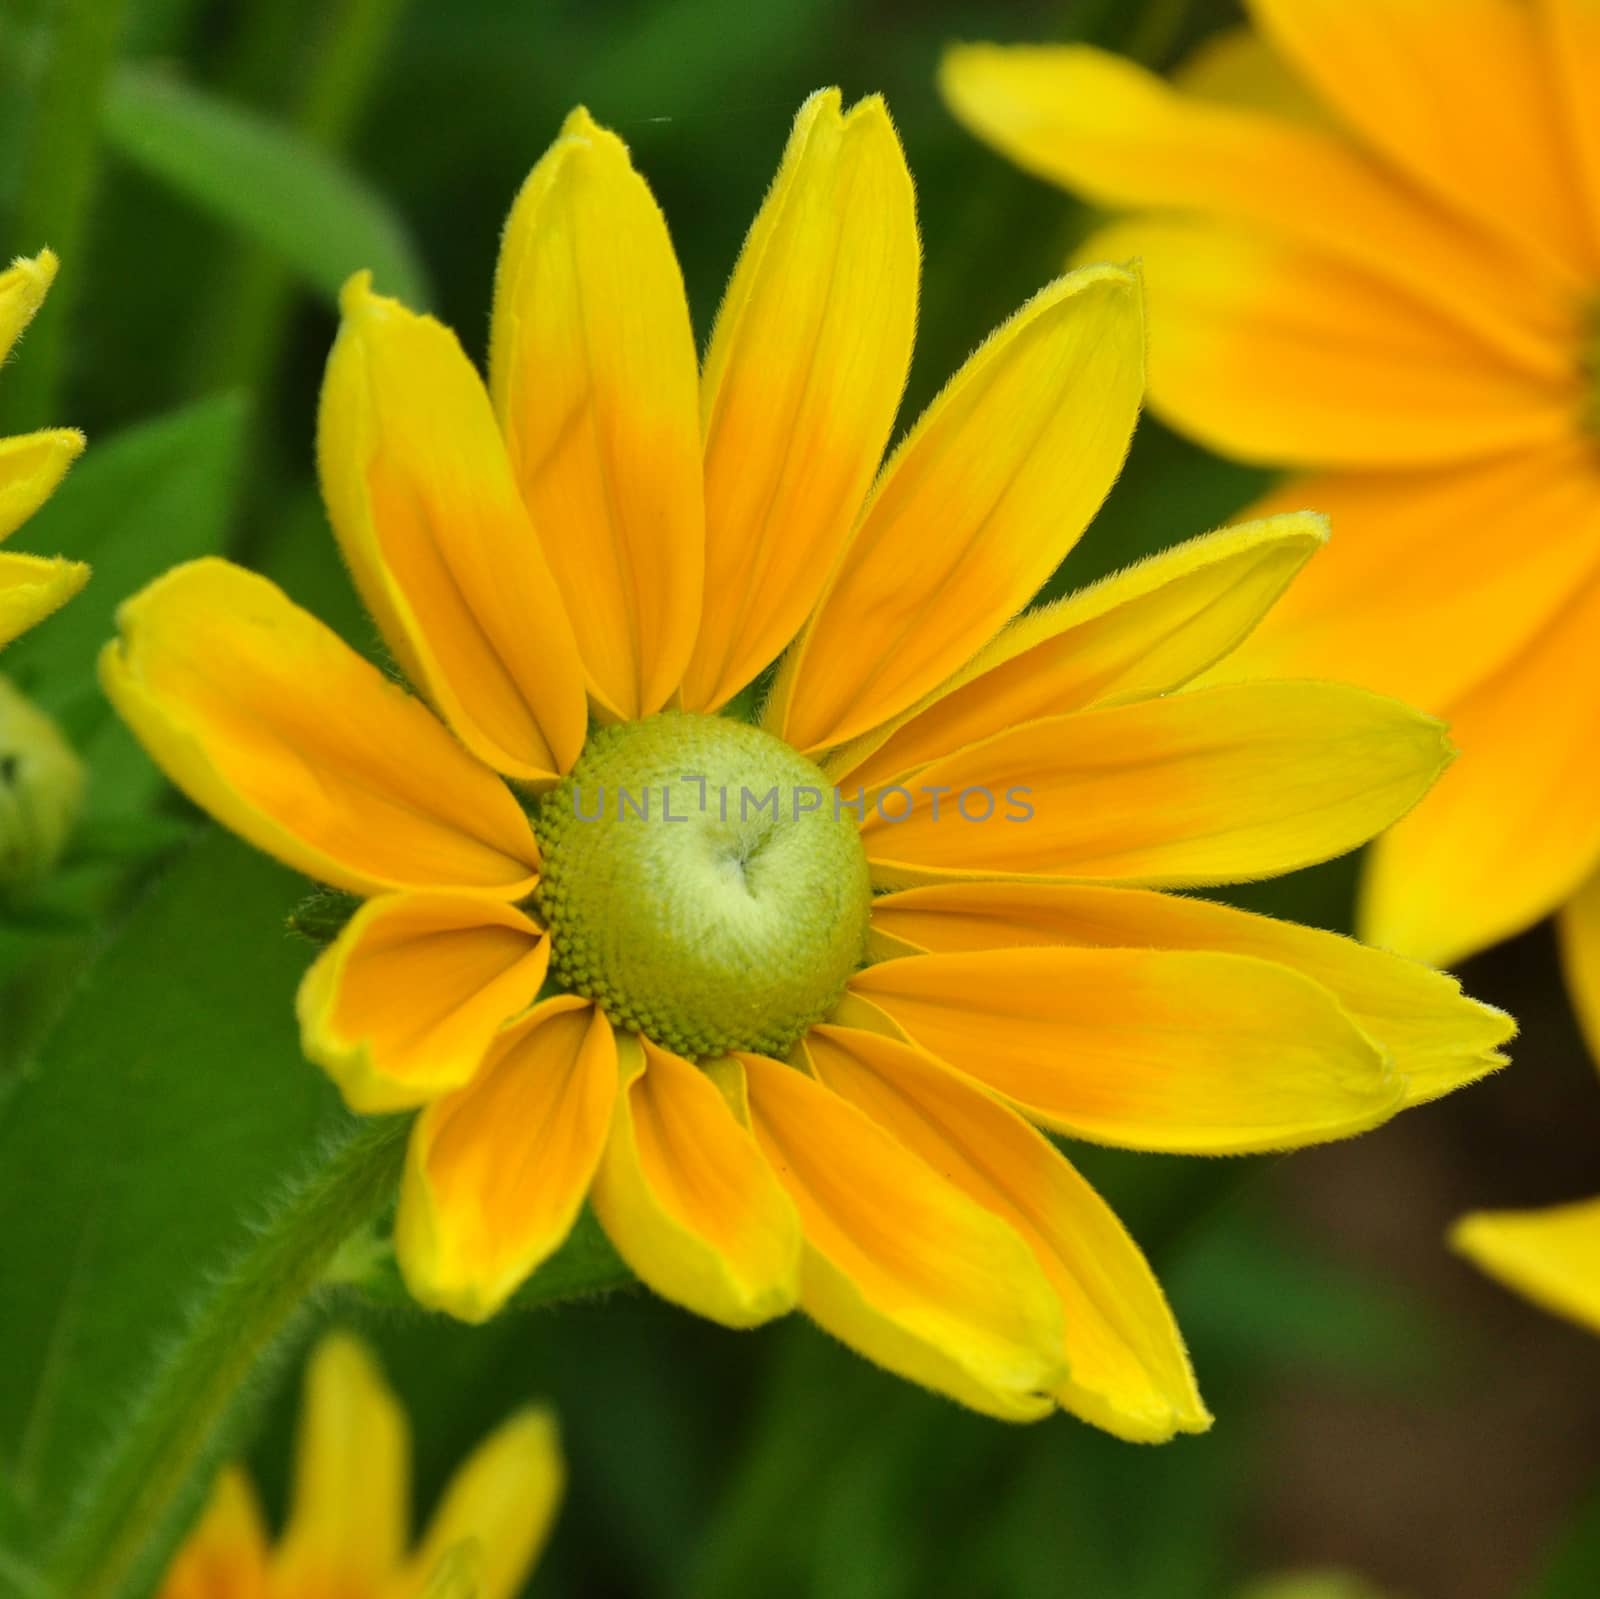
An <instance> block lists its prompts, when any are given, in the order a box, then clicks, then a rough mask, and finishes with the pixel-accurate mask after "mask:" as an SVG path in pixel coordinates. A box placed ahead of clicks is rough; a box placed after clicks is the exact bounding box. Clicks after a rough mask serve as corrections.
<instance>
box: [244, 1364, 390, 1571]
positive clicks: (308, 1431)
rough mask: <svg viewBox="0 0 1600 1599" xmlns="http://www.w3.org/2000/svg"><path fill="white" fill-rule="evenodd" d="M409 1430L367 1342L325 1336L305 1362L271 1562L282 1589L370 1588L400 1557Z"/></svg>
mask: <svg viewBox="0 0 1600 1599" xmlns="http://www.w3.org/2000/svg"><path fill="white" fill-rule="evenodd" d="M410 1496H411V1433H410V1428H409V1426H408V1425H407V1422H406V1417H405V1412H404V1411H403V1410H402V1409H401V1408H400V1404H399V1401H398V1400H396V1398H395V1396H394V1394H393V1393H392V1392H391V1391H390V1389H389V1386H388V1384H387V1383H386V1382H385V1381H384V1380H383V1374H382V1372H380V1371H379V1370H378V1367H377V1364H376V1362H375V1361H374V1360H373V1358H372V1356H371V1354H370V1353H369V1352H368V1351H367V1348H366V1346H365V1345H364V1344H362V1343H361V1342H360V1341H359V1340H357V1339H355V1338H352V1337H351V1336H350V1335H349V1334H347V1333H330V1334H329V1335H328V1336H326V1337H325V1338H323V1339H322V1341H321V1342H320V1343H319V1344H318V1345H317V1347H316V1349H315V1351H314V1352H313V1354H312V1356H311V1360H310V1363H309V1365H308V1366H307V1368H306V1392H305V1402H304V1408H303V1409H302V1411H301V1415H300V1431H299V1436H298V1440H297V1444H296V1450H295V1470H294V1484H293V1487H292V1489H291V1492H290V1508H289V1520H288V1524H287V1526H286V1527H285V1529H284V1535H283V1540H282V1542H281V1543H280V1544H279V1546H278V1549H277V1552H276V1554H275V1555H274V1557H273V1562H272V1580H273V1585H274V1590H275V1591H277V1592H281V1593H307V1594H310V1593H345V1592H350V1593H371V1592H376V1591H378V1589H379V1587H380V1586H381V1585H382V1584H383V1583H385V1582H387V1581H388V1580H389V1579H390V1578H392V1577H393V1576H394V1575H395V1574H396V1572H397V1570H398V1568H399V1566H400V1562H401V1560H402V1558H403V1557H404V1555H405V1549H406V1541H407V1539H408V1538H409V1536H410V1518H411V1504H410Z"/></svg>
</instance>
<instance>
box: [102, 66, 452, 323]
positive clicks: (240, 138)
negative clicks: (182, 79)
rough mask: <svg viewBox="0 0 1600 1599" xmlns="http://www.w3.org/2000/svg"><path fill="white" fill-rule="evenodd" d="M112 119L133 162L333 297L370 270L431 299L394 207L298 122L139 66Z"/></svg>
mask: <svg viewBox="0 0 1600 1599" xmlns="http://www.w3.org/2000/svg"><path fill="white" fill-rule="evenodd" d="M102 126H103V128H104V132H105V136H106V139H107V141H108V142H109V143H110V144H111V145H112V147H113V148H114V149H115V150H116V151H117V152H118V153H119V154H120V155H122V156H123V157H124V158H125V159H126V160H128V161H131V162H132V163H134V164H135V165H136V166H138V167H140V168H142V169H143V170H144V171H146V172H148V173H149V174H151V175H152V176H153V177H156V178H159V179H160V180H161V181H162V182H164V183H167V184H169V185H171V187H172V188H174V189H176V190H177V191H179V192H180V193H181V194H183V195H184V196H185V197H186V198H188V199H189V200H190V201H192V202H193V203H194V204H195V205H197V206H199V207H200V209H201V210H203V211H205V212H206V213H207V214H208V215H210V216H213V217H215V218H217V219H218V220H219V221H221V222H224V223H226V224H227V225H228V226H230V227H234V228H237V229H239V230H240V231H241V232H242V233H244V234H246V235H248V236H249V237H250V238H252V239H254V240H256V241H257V242H258V243H260V244H261V245H263V246H264V247H265V248H266V249H268V250H269V251H271V252H272V253H273V254H274V255H276V256H278V257H279V258H280V259H282V260H283V262H284V263H285V264H286V265H287V266H289V267H290V268H291V269H292V270H293V271H294V272H295V273H296V274H297V275H298V276H299V277H300V278H301V279H302V280H303V281H304V282H305V283H306V285H307V286H308V287H310V288H311V289H314V290H315V291H316V292H317V293H319V294H321V295H322V296H323V297H324V298H325V299H327V300H329V301H330V302H335V303H336V302H337V299H338V294H339V287H340V285H341V284H342V283H343V282H344V280H345V279H346V278H347V277H349V275H350V274H351V273H352V272H355V271H359V270H360V269H361V268H363V267H367V268H370V269H371V270H372V273H373V276H374V278H375V279H376V281H377V285H378V287H379V288H380V289H381V290H382V291H383V292H384V293H386V294H393V295H397V296H398V297H399V298H400V299H402V300H404V301H405V302H406V303H407V304H408V305H411V306H415V307H419V308H420V307H423V306H426V305H427V304H428V302H429V292H428V284H427V278H426V275H425V273H424V272H423V269H422V265H421V262H420V261H419V260H418V259H417V255H416V251H415V250H414V249H413V247H412V244H411V241H410V239H409V237H408V236H407V234H406V232H405V229H404V228H403V227H402V226H401V224H400V222H399V220H398V219H397V218H396V217H395V215H394V213H393V212H392V211H391V210H390V209H389V207H388V206H387V205H385V204H384V202H383V201H382V200H381V199H379V198H378V196H377V195H375V194H374V193H373V192H372V191H371V190H370V189H369V188H367V187H366V186H365V185H364V184H362V183H361V182H360V181H359V180H358V179H356V178H355V177H353V176H352V175H351V174H350V173H349V172H347V171H346V170H345V169H344V168H343V167H341V166H339V165H338V164H337V163H335V162H334V161H332V160H330V159H329V158H328V157H327V156H326V155H325V154H323V153H322V152H321V151H320V150H318V149H317V148H316V147H315V146H313V145H311V144H308V143H307V142H306V141H304V140H303V139H300V138H298V137H296V136H295V135H294V134H293V133H291V132H289V131H288V130H286V129H284V128H282V127H279V126H277V125H275V124H274V123H271V122H268V121H265V120H263V119H262V118H260V117H257V116H254V115H252V114H251V113H250V112H248V111H245V110H242V109H241V108H240V107H239V106H237V105H232V104H229V103H228V102H226V101H223V100H219V99H215V98H213V97H212V96H211V95H209V94H207V93H205V92H204V91H203V90H200V89H196V88H193V87H191V86H189V85H186V84H181V83H178V82H175V81H172V80H169V79H166V78H162V77H158V76H155V75H154V74H151V73H147V72H140V71H137V70H135V69H132V68H127V69H124V70H123V71H121V72H119V73H118V74H117V75H116V77H115V78H114V79H113V81H112V85H111V89H110V92H109V93H108V94H107V96H106V105H105V111H104V117H103V123H102Z"/></svg>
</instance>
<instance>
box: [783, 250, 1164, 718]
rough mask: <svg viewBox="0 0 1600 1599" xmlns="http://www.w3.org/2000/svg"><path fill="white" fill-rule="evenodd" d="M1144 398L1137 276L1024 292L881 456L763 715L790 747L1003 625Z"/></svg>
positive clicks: (944, 666) (865, 709) (1102, 474)
mask: <svg viewBox="0 0 1600 1599" xmlns="http://www.w3.org/2000/svg"><path fill="white" fill-rule="evenodd" d="M1143 387H1144V331H1143V320H1142V315H1141V309H1140V290H1139V282H1138V279H1137V278H1136V277H1134V276H1133V275H1132V274H1131V273H1129V272H1126V271H1124V270H1123V269H1121V268H1119V267H1086V268H1084V269H1082V270H1081V271H1078V272H1073V273H1069V274H1068V275H1067V276H1066V277H1064V278H1061V279H1059V280H1058V281H1057V282H1055V283H1053V284H1051V285H1050V286H1049V287H1048V288H1047V289H1045V290H1043V291H1042V292H1041V293H1039V294H1037V295H1035V296H1034V298H1033V299H1032V300H1030V301H1029V302H1028V304H1027V305H1025V306H1024V307H1023V308H1022V310H1020V311H1019V312H1018V313H1017V314H1016V315H1015V316H1014V317H1012V319H1011V320H1010V321H1009V322H1007V323H1006V324H1005V325H1004V326H1003V327H1001V328H1000V329H999V330H998V331H997V332H995V333H994V334H993V335H991V337H990V338H989V340H988V342H987V343H986V344H984V345H983V347H982V348H981V349H979V350H978V352H977V353H976V354H975V355H974V356H972V358H971V359H970V360H969V361H968V362H967V364H966V365H965V366H964V367H963V368H962V369H961V371H960V372H958V373H957V374H956V376H955V377H954V378H952V379H951V381H950V383H949V384H948V385H947V386H946V388H945V390H944V392H943V393H942V394H941V395H940V396H939V397H938V399H936V400H935V401H934V402H933V404H932V405H931V406H929V407H928V409H927V411H926V412H925V413H924V414H923V416H922V419H921V420H920V421H919V422H918V423H917V425H916V427H915V428H913V429H912V431H911V434H910V436H909V437H908V438H907V439H906V441H905V442H904V443H903V444H902V445H901V446H900V448H899V449H898V450H896V451H895V453H894V455H893V457H892V458H891V459H890V461H889V464H888V465H887V466H886V467H885V468H884V472H883V476H882V477H881V478H880V479H879V482H878V485H877V487H876V488H875V489H874V490H873V494H872V499H871V501H870V503H869V505H868V508H867V511H866V514H865V516H864V518H863V520H862V524H861V527H860V528H859V530H858V531H857V533H856V535H855V538H854V539H853V540H852V541H851V543H850V546H849V548H848V549H847V550H846V551H845V554H844V558H843V560H842V561H841V562H840V564H839V567H838V568H837V570H836V571H835V573H834V575H833V577H832V579H831V580H830V582H829V586H828V588H827V590H826V592H825V593H824V595H823V597H822V600H821V603H820V604H819V606H818V608H817V611H816V613H815V614H814V615H813V617H812V618H811V621H810V622H809V623H808V624H807V626H806V630H805V632H804V633H803V634H802V635H801V637H800V640H799V642H798V643H797V644H796V646H795V648H794V650H793V651H792V652H791V654H790V655H789V657H788V658H787V659H786V660H785V662H784V664H783V666H782V668H781V669H780V671H779V674H778V680H777V682H776V684H775V685H774V688H773V693H772V698H771V700H770V701H769V703H768V706H767V713H766V719H767V722H768V724H769V725H770V726H771V727H772V729H773V730H774V731H775V732H777V733H779V734H780V735H781V736H782V737H784V738H786V739H788V740H789V742H790V743H792V744H794V745H795V746H796V747H797V748H799V749H803V750H815V749H820V748H824V747H826V746H828V745H833V744H841V743H843V742H844V741H845V740H846V739H850V738H855V737H856V736H857V735H859V734H861V733H864V732H866V731H867V730H868V729H870V728H872V727H875V726H877V725H878V723H880V722H883V721H886V720H887V719H888V718H889V717H891V716H894V715H896V714H897V713H898V712H900V711H903V710H904V709H905V708H906V707H907V706H909V705H912V704H915V703H916V701H917V700H918V699H920V698H921V697H922V696H923V695H924V694H926V693H927V692H928V691H929V690H930V689H932V688H934V687H935V686H937V685H938V684H939V683H941V682H943V681H944V679H945V678H947V677H949V676H950V674H951V673H952V672H954V671H955V670H956V669H957V668H958V667H960V666H961V665H963V664H964V663H965V662H966V661H968V660H970V659H971V657H972V656H973V655H974V654H975V653H976V651H977V650H978V649H979V648H981V647H982V646H983V645H984V644H986V643H987V642H988V641H989V639H991V638H992V637H993V636H994V635H995V633H997V632H998V631H999V629H1000V628H1001V627H1002V626H1003V625H1004V624H1005V623H1006V622H1007V621H1008V620H1010V618H1011V617H1013V616H1014V615H1016V613H1017V612H1018V611H1020V610H1021V609H1022V607H1023V606H1024V605H1025V604H1026V603H1027V602H1028V600H1029V599H1031V598H1032V596H1033V594H1034V593H1035V591H1036V590H1037V589H1038V587H1039V585H1040V584H1041V583H1043V582H1044V580H1045V579H1046V578H1047V577H1048V576H1049V575H1050V573H1051V572H1053V571H1054V570H1055V569H1056V567H1057V566H1058V565H1059V564H1060V562H1061V559H1062V557H1063V556H1065V555H1066V553H1067V551H1068V550H1070V549H1071V548H1072V546H1073V545H1074V544H1075V543H1076V542H1077V540H1078V538H1079V536H1080V535H1081V534H1082V532H1083V530H1084V528H1085V527H1087V526H1088V524H1089V520H1090V518H1091V517H1092V516H1093V515H1094V513H1095V512H1096V511H1097V510H1098V509H1099V507H1100V502H1101V501H1102V500H1103V499H1104V498H1105V496H1106V492H1107V490H1108V489H1109V488H1110V487H1111V484H1112V482H1113V480H1114V479H1115V478H1116V475H1117V473H1118V471H1120V470H1121V467H1122V461H1123V457H1124V456H1125V455H1126V453H1127V449H1128V440H1129V438H1130V437H1131V435H1132V433H1133V425H1134V421H1135V419H1136V418H1137V416H1138V411H1139V397H1140V393H1141V391H1142V389H1143Z"/></svg>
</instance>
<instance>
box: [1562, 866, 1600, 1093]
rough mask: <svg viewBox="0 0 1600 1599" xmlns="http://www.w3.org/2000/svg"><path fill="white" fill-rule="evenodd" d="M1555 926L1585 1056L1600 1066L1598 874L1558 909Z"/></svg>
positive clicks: (1599, 891)
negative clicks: (1585, 1045)
mask: <svg viewBox="0 0 1600 1599" xmlns="http://www.w3.org/2000/svg"><path fill="white" fill-rule="evenodd" d="M1556 925H1557V928H1558V930H1559V933H1560V938H1561V969H1562V971H1563V972H1564V973H1565V974H1566V979H1567V993H1568V994H1569V995H1571V997H1572V1008H1573V1009H1574V1010H1575V1011H1576V1012H1577V1013H1578V1021H1579V1022H1580V1023H1581V1024H1582V1026H1583V1034H1584V1037H1585V1038H1586V1039H1587V1040H1588V1041H1589V1053H1590V1054H1591V1055H1592V1056H1593V1057H1594V1059H1595V1061H1596V1062H1597V1063H1600V873H1597V874H1596V875H1595V876H1593V877H1591V878H1590V879H1589V880H1588V882H1586V883H1585V884H1584V885H1583V887H1582V888H1580V889H1579V890H1578V892H1577V893H1576V894H1574V895H1573V896H1572V898H1571V899H1569V900H1568V901H1567V903H1566V904H1565V905H1563V906H1562V907H1561V918H1560V920H1559V922H1558V923H1557V924H1556Z"/></svg>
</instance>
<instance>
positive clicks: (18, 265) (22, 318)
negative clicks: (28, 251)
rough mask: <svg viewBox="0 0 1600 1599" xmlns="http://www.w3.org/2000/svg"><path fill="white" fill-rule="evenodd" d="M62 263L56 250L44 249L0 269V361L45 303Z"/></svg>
mask: <svg viewBox="0 0 1600 1599" xmlns="http://www.w3.org/2000/svg"><path fill="white" fill-rule="evenodd" d="M59 266H60V262H58V261H57V260H56V255H55V251H54V250H41V251H40V252H39V253H38V254H37V255H36V256H31V257H30V256H18V257H17V259H16V260H15V261H13V262H12V263H11V265H10V266H9V267H7V268H6V270H5V271H4V272H0V361H4V360H5V359H6V357H7V356H8V355H10V354H11V351H12V348H13V347H14V346H15V344H16V342H17V340H18V339H19V338H20V337H21V336H22V330H23V329H24V328H25V327H27V325H28V324H29V323H30V322H31V321H32V320H33V315H34V312H36V311H37V310H38V309H39V307H40V306H41V305H43V304H44V297H45V295H46V294H48V293H49V292H50V285H51V284H52V283H54V282H55V280H56V269H57V268H58V267H59Z"/></svg>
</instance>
